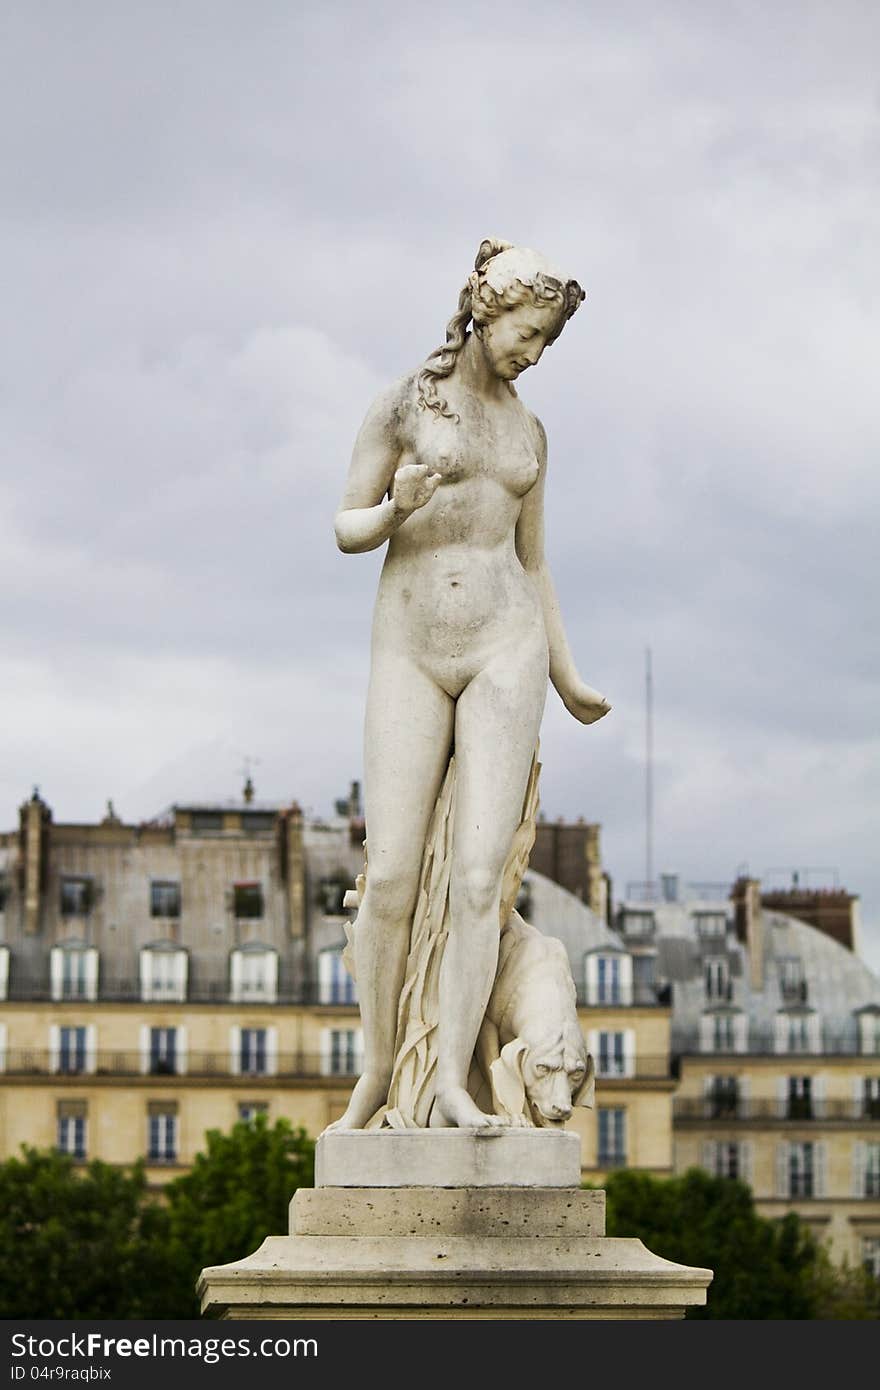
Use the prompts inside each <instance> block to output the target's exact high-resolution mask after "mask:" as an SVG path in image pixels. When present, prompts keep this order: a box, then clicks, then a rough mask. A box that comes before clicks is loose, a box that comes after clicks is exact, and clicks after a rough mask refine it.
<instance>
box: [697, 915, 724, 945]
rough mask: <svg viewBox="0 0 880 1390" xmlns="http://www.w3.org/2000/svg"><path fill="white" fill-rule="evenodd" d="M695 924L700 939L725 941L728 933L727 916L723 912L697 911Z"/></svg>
mask: <svg viewBox="0 0 880 1390" xmlns="http://www.w3.org/2000/svg"><path fill="white" fill-rule="evenodd" d="M694 926H695V927H696V931H697V937H698V939H699V940H700V941H723V940H724V938H725V936H726V935H727V917H726V915H725V913H723V912H695V913H694Z"/></svg>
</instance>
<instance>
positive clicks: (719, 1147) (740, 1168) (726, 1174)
mask: <svg viewBox="0 0 880 1390" xmlns="http://www.w3.org/2000/svg"><path fill="white" fill-rule="evenodd" d="M704 1167H705V1168H707V1169H708V1171H709V1172H710V1173H712V1174H714V1176H715V1177H716V1178H742V1179H744V1178H745V1172H744V1163H743V1153H742V1146H741V1145H740V1144H737V1143H735V1142H734V1141H732V1140H726V1139H725V1140H720V1141H719V1142H717V1143H710V1144H707V1145H706V1159H705V1162H704Z"/></svg>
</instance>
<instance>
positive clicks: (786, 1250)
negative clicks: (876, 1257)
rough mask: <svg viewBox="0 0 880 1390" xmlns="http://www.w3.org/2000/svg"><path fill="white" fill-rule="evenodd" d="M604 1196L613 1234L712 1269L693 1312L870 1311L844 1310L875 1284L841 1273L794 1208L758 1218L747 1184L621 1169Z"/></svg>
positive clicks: (696, 1173) (865, 1301) (861, 1302)
mask: <svg viewBox="0 0 880 1390" xmlns="http://www.w3.org/2000/svg"><path fill="white" fill-rule="evenodd" d="M606 1193H607V1203H608V1234H609V1235H615V1236H638V1237H639V1238H640V1239H641V1240H642V1241H643V1242H644V1244H645V1245H646V1246H647V1247H648V1249H649V1250H651V1251H653V1253H654V1254H655V1255H662V1256H663V1257H664V1258H665V1259H667V1260H675V1261H676V1262H677V1263H680V1264H687V1265H697V1266H700V1267H702V1268H704V1269H712V1270H714V1271H715V1277H714V1279H713V1281H712V1283H711V1284H710V1286H709V1293H708V1302H707V1305H706V1307H705V1308H693V1309H690V1310H689V1311H688V1313H687V1316H688V1317H689V1318H737V1319H742V1318H748V1319H752V1318H796V1319H802V1318H820V1317H871V1316H872V1314H871V1312H870V1311H862V1312H855V1311H848V1312H847V1311H842V1310H843V1309H845V1308H850V1309H851V1310H853V1309H855V1308H856V1307H859V1308H862V1309H869V1308H870V1297H871V1290H872V1288H876V1284H875V1282H874V1281H873V1280H871V1279H870V1277H868V1276H867V1275H865V1276H864V1277H862V1276H861V1273H859V1274H857V1275H855V1276H847V1278H845V1277H844V1275H843V1274H842V1273H841V1271H839V1270H836V1269H835V1268H834V1267H833V1266H832V1265H831V1263H830V1261H829V1259H828V1256H827V1255H826V1253H825V1251H824V1249H823V1248H822V1247H821V1246H820V1245H819V1244H818V1242H817V1241H816V1239H815V1237H814V1236H813V1235H812V1233H811V1232H810V1231H809V1230H808V1228H807V1227H806V1226H805V1225H804V1223H803V1222H802V1221H801V1220H800V1219H799V1218H798V1217H797V1216H796V1215H795V1214H794V1213H793V1212H790V1213H788V1214H787V1215H786V1216H784V1217H783V1218H782V1219H781V1220H779V1221H768V1220H766V1219H764V1218H763V1217H761V1216H759V1215H758V1213H757V1212H756V1210H755V1203H754V1199H753V1197H752V1194H751V1191H750V1189H749V1188H748V1187H747V1186H746V1185H745V1184H744V1183H741V1182H736V1181H734V1180H732V1179H730V1178H714V1177H710V1176H709V1174H707V1173H704V1172H703V1171H702V1170H700V1169H697V1168H694V1169H691V1170H690V1172H688V1173H686V1174H684V1176H683V1177H679V1178H669V1179H665V1180H661V1179H658V1178H652V1177H649V1176H648V1175H647V1174H645V1173H633V1172H620V1173H613V1174H612V1175H611V1176H610V1177H609V1178H608V1181H607V1183H606ZM834 1308H837V1309H838V1311H837V1312H834V1311H832V1310H833V1309H834Z"/></svg>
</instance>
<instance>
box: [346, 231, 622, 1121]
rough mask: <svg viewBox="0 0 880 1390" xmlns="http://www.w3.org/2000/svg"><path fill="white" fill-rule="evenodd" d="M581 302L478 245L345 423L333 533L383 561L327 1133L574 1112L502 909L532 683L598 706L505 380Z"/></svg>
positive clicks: (543, 975) (517, 925)
mask: <svg viewBox="0 0 880 1390" xmlns="http://www.w3.org/2000/svg"><path fill="white" fill-rule="evenodd" d="M584 298H585V295H584V292H583V291H582V289H581V287H580V286H579V285H578V284H577V282H576V281H575V280H572V279H571V278H570V277H569V276H567V275H564V274H562V273H561V272H560V271H559V270H557V269H555V268H554V267H553V266H552V265H551V264H550V263H549V262H548V261H547V260H546V259H545V258H544V257H543V256H541V255H539V254H538V253H537V252H535V251H531V250H529V249H527V248H525V247H515V246H512V245H510V244H509V243H507V242H503V241H484V242H483V243H482V245H481V246H480V249H479V252H478V254H477V258H476V263H475V269H474V271H473V273H472V274H471V275H470V276H469V278H468V281H467V284H466V285H465V287H464V289H463V290H462V291H461V295H460V297H459V302H458V309H457V311H456V313H455V315H454V316H453V318H452V319H451V320H450V323H449V325H448V327H447V330H446V342H445V344H444V345H443V346H442V347H440V348H438V349H437V350H436V351H435V352H433V353H432V354H431V355H430V356H429V357H428V359H427V361H426V362H425V363H424V365H423V366H422V367H421V368H420V369H419V370H417V371H415V372H412V373H411V374H410V375H408V376H406V377H404V378H403V379H402V380H401V381H398V382H396V383H395V384H394V385H393V386H391V387H390V388H389V389H388V390H386V391H384V392H383V393H382V394H381V395H380V396H379V397H378V399H377V400H376V401H375V402H374V403H373V405H372V406H371V408H370V410H369V412H368V414H367V417H366V419H365V421H364V424H363V426H362V427H361V430H360V432H359V434H358V438H357V441H356V444H355V448H354V454H353V458H352V463H351V469H350V472H349V477H348V482H347V486H346V490H345V495H344V498H343V501H342V505H341V507H340V510H339V512H338V514H337V516H336V538H337V542H338V545H339V548H340V549H341V550H342V551H344V552H346V553H357V552H361V551H367V550H373V549H375V548H376V547H377V546H380V545H383V544H384V543H385V542H386V541H387V542H388V550H387V554H386V558H385V563H384V566H383V569H382V575H381V579H380V582H379V592H378V597H377V601H376V608H375V616H374V622H373V634H372V656H371V671H370V682H369V690H368V696H367V710H366V722H365V753H364V789H365V810H366V835H367V858H368V863H367V868H366V872H365V875H364V876H363V877H362V878H361V879H360V880H359V883H358V891H357V901H358V914H357V919H356V921H355V923H354V925H353V928H352V930H351V935H350V943H349V952H348V956H349V959H350V961H351V964H352V969H353V973H354V974H355V975H356V978H357V981H358V986H359V997H360V1006H361V1018H362V1026H363V1035H364V1068H363V1072H362V1075H361V1076H360V1078H359V1079H358V1081H357V1083H356V1085H355V1087H354V1091H353V1094H352V1096H351V1100H350V1102H349V1105H348V1108H347V1110H346V1112H345V1114H344V1115H343V1116H342V1118H341V1119H340V1120H338V1121H336V1123H335V1124H334V1125H333V1126H331V1128H332V1129H362V1128H365V1127H367V1126H376V1125H384V1126H390V1127H392V1128H394V1127H415V1128H422V1127H426V1126H440V1127H450V1126H451V1127H464V1128H471V1127H474V1128H480V1129H483V1128H490V1127H500V1128H503V1127H509V1126H512V1125H522V1124H526V1125H528V1124H533V1125H552V1124H556V1123H562V1122H563V1121H564V1119H565V1118H566V1116H567V1114H569V1113H570V1110H571V1104H572V1103H585V1104H589V1103H590V1098H591V1094H592V1064H591V1061H590V1059H589V1058H588V1057H587V1055H586V1049H585V1047H584V1044H583V1038H582V1036H581V1034H580V1030H579V1028H578V1026H577V1016H576V1012H575V1009H574V987H573V985H572V984H571V976H570V971H569V970H568V967H567V962H566V963H565V970H564V971H563V970H562V961H561V959H560V956H559V952H558V951H555V950H554V948H553V945H552V944H550V945H548V944H547V938H542V940H543V942H544V943H545V944H544V946H541V944H540V943H538V942H536V941H535V940H534V938H535V937H537V936H540V934H539V933H537V932H534V931H533V929H531V928H529V927H528V926H527V924H525V923H524V922H522V919H521V918H519V917H518V915H517V914H516V913H515V910H514V904H515V901H516V894H517V891H518V888H519V884H520V882H521V879H522V874H523V872H524V871H525V867H526V864H527V861H528V853H529V850H530V848H531V845H532V843H533V840H534V833H535V832H534V825H535V816H536V811H537V774H538V764H537V761H536V747H537V740H538V732H539V726H540V722H541V717H542V713H543V709H544V702H545V698H546V692H547V678H548V675H549V678H550V680H551V682H552V683H553V685H554V687H555V689H556V690H557V692H558V694H559V695H560V697H561V698H562V700H563V703H564V704H565V706H566V708H567V709H568V710H569V711H570V713H571V714H572V715H573V716H574V717H575V718H576V719H577V720H579V721H580V722H581V723H583V724H592V723H593V722H595V721H596V720H597V719H601V718H602V717H603V716H604V715H605V714H607V713H608V711H609V709H610V705H609V703H608V701H607V700H606V699H605V698H604V697H603V696H602V695H600V694H599V693H598V692H597V691H596V690H594V689H593V688H592V687H591V686H589V685H587V684H585V683H584V681H583V680H582V679H581V677H580V676H579V674H578V672H577V668H576V666H575V663H574V659H573V657H572V655H571V652H570V650H569V645H568V641H567V639H566V635H565V630H564V627H563V623H562V617H561V614H560V610H559V604H558V602H557V598H556V593H555V589H554V586H553V582H552V579H551V577H550V573H549V570H548V568H547V564H546V561H545V557H544V543H543V496H544V480H545V474H546V469H547V444H546V436H545V434H544V429H543V426H542V425H541V422H540V421H539V420H538V419H537V418H536V416H534V415H533V414H532V413H531V412H530V411H529V410H527V409H526V407H525V406H524V405H523V404H522V402H521V401H520V399H519V397H518V395H517V392H516V390H515V388H514V382H515V381H516V380H517V379H518V378H519V377H520V376H521V375H522V373H523V372H524V371H526V369H527V368H529V367H533V366H535V365H536V364H537V362H538V361H539V359H540V357H541V355H542V354H543V352H544V349H545V348H546V347H548V346H549V345H550V344H551V343H553V342H555V340H556V338H558V336H559V334H560V333H561V331H562V329H563V327H564V326H565V323H566V322H567V320H568V319H569V318H570V317H571V316H572V314H573V313H574V312H575V310H576V309H577V307H578V305H579V304H580V303H581V302H582V300H583V299H584ZM468 325H471V331H470V332H469V331H468ZM556 945H558V943H556ZM561 950H562V948H561V947H559V951H561ZM563 954H564V953H563ZM566 974H567V976H568V980H567V982H566V980H565V975H566ZM480 1098H482V1100H483V1104H481V1103H480ZM486 1104H488V1105H489V1106H490V1107H491V1108H490V1109H486V1108H485V1105H486Z"/></svg>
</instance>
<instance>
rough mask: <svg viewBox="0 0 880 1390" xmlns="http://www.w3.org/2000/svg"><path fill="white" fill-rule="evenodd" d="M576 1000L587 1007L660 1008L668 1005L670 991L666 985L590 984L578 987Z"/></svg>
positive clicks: (670, 1000)
mask: <svg viewBox="0 0 880 1390" xmlns="http://www.w3.org/2000/svg"><path fill="white" fill-rule="evenodd" d="M577 1001H578V1004H579V1005H580V1006H581V1007H582V1008H587V1009H631V1008H641V1009H644V1008H647V1009H656V1008H661V1009H662V1008H669V1007H670V1005H671V1003H672V991H671V989H670V987H669V986H668V985H667V986H660V987H658V986H657V985H617V986H616V987H615V986H611V985H604V986H601V985H590V986H581V987H580V988H579V989H578V992H577Z"/></svg>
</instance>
